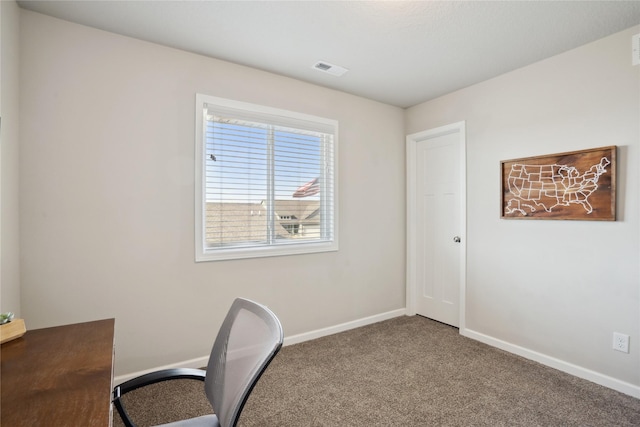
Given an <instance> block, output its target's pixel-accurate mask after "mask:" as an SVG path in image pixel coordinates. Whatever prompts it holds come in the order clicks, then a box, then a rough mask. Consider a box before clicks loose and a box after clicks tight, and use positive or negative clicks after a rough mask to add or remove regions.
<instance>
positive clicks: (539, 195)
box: [500, 145, 616, 221]
mask: <svg viewBox="0 0 640 427" xmlns="http://www.w3.org/2000/svg"><path fill="white" fill-rule="evenodd" d="M500 168H501V178H502V182H501V187H502V188H501V189H502V197H501V205H502V206H501V217H502V218H504V219H574V220H597V221H615V219H616V146H615V145H614V146H610V147H601V148H592V149H588V150H581V151H572V152H569V153H559V154H550V155H545V156H536V157H526V158H521V159H514V160H504V161H501V162H500Z"/></svg>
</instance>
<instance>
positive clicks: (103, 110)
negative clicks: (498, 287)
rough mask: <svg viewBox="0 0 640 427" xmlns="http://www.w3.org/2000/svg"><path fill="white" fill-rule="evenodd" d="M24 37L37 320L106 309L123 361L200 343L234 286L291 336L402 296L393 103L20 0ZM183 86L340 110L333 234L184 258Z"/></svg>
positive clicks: (186, 151)
mask: <svg viewBox="0 0 640 427" xmlns="http://www.w3.org/2000/svg"><path fill="white" fill-rule="evenodd" d="M20 40H21V51H22V57H21V59H22V65H21V71H22V74H21V75H22V83H21V90H20V96H21V111H20V112H21V117H22V118H23V120H22V122H21V123H22V126H21V159H20V179H21V186H22V189H21V209H22V210H21V214H22V217H21V220H22V224H21V243H22V248H23V260H22V293H23V312H24V316H25V318H27V319H28V323H29V325H30V326H31V327H32V328H35V327H43V326H49V325H54V324H63V323H68V322H79V321H86V320H90V319H99V318H105V317H115V318H116V374H117V375H120V374H126V373H130V372H133V371H137V370H142V369H149V368H153V367H156V366H159V365H164V364H170V363H175V362H181V361H184V360H188V359H191V358H197V357H201V356H206V355H208V353H209V351H210V347H211V343H212V342H213V338H214V335H215V333H216V332H217V328H218V327H219V326H220V323H221V321H222V317H223V315H224V314H225V313H226V310H227V309H228V307H229V305H230V303H231V301H232V299H233V298H234V297H237V296H244V297H248V298H253V299H256V300H258V301H260V302H263V303H265V304H267V305H268V306H270V307H271V308H272V309H273V310H274V311H275V312H276V313H277V314H278V316H279V317H280V319H281V320H282V322H283V326H284V328H285V334H286V335H287V336H291V335H295V334H300V333H304V332H308V331H313V330H316V329H319V328H324V327H329V326H333V325H337V324H340V323H343V322H349V321H353V320H355V319H361V318H364V317H367V316H372V315H378V314H380V313H385V312H388V311H392V310H397V309H402V308H403V307H404V259H405V258H404V230H405V220H404V218H405V210H404V147H403V135H404V131H403V110H401V109H399V108H396V107H391V106H388V105H384V104H381V103H377V102H373V101H369V100H366V99H363V98H358V97H355V96H351V95H347V94H344V93H341V92H337V91H333V90H328V89H325V88H321V87H318V86H314V85H310V84H307V83H303V82H300V81H296V80H292V79H289V78H285V77H281V76H277V75H273V74H269V73H265V72H262V71H258V70H255V69H251V68H246V67H242V66H238V65H234V64H230V63H227V62H223V61H218V60H214V59H210V58H206V57H202V56H198V55H194V54H191V53H186V52H182V51H179V50H175V49H169V48H166V47H161V46H158V45H154V44H150V43H146V42H142V41H138V40H134V39H130V38H126V37H121V36H117V35H114V34H110V33H107V32H103V31H99V30H95V29H91V28H87V27H83V26H79V25H75V24H71V23H68V22H64V21H60V20H57V19H53V18H50V17H46V16H44V15H40V14H36V13H32V12H28V11H22V22H21V39H20ZM196 92H200V93H205V94H209V95H214V96H220V97H226V98H232V99H236V100H239V101H246V102H252V103H257V104H262V105H267V106H272V107H276V108H283V109H288V110H293V111H298V112H301V113H307V114H313V115H317V116H322V117H327V118H330V119H336V120H338V121H339V123H340V134H339V179H340V184H339V192H340V199H341V203H340V212H339V226H340V250H339V251H338V252H331V253H322V254H310V255H298V256H285V257H275V258H268V259H252V260H237V261H227V262H205V263H198V264H196V263H195V262H194V168H193V163H194V127H195V115H194V114H195V111H194V108H195V107H194V105H195V94H196ZM371 230H375V231H376V232H375V233H372V232H371Z"/></svg>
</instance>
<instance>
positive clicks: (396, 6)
mask: <svg viewBox="0 0 640 427" xmlns="http://www.w3.org/2000/svg"><path fill="white" fill-rule="evenodd" d="M18 4H19V5H20V6H21V7H22V8H25V9H31V10H34V11H37V12H40V13H44V14H47V15H51V16H55V17H57V18H61V19H65V20H68V21H72V22H77V23H80V24H84V25H88V26H91V27H95V28H99V29H103V30H107V31H111V32H114V33H118V34H123V35H126V36H130V37H135V38H138V39H142V40H147V41H151V42H154V43H159V44H162V45H166V46H171V47H175V48H179V49H183V50H187V51H191V52H195V53H199V54H202V55H207V56H211V57H214V58H219V59H223V60H226V61H230V62H235V63H238V64H243V65H248V66H250V67H254V68H258V69H262V70H266V71H270V72H273V73H277V74H281V75H285V76H289V77H293V78H296V79H300V80H304V81H307V82H311V83H315V84H318V85H321V86H325V87H329V88H333V89H338V90H341V91H344V92H349V93H352V94H356V95H360V96H363V97H366V98H370V99H374V100H378V101H381V102H384V103H387V104H392V105H396V106H399V107H409V106H412V105H416V104H418V103H421V102H424V101H427V100H430V99H433V98H436V97H438V96H440V95H443V94H446V93H449V92H452V91H455V90H457V89H461V88H463V87H466V86H469V85H472V84H474V83H478V82H480V81H483V80H487V79H489V78H492V77H495V76H497V75H500V74H503V73H505V72H508V71H511V70H514V69H517V68H520V67H523V66H525V65H528V64H531V63H533V62H536V61H539V60H541V59H544V58H547V57H550V56H553V55H556V54H558V53H561V52H564V51H567V50H569V49H572V48H575V47H578V46H580V45H583V44H585V43H589V42H591V41H594V40H597V39H599V38H602V37H605V36H607V35H610V34H613V33H616V32H618V31H621V30H624V29H626V28H629V27H632V26H634V25H638V24H640V1H498V2H484V1H482V2H481V1H185V0H182V1H140V0H136V1H121V0H120V1H114V0H108V1H86V0H83V1H81V0H78V1H58V0H46V1H34V0H22V1H18ZM629 58H630V59H629V61H631V40H630V41H629ZM318 60H322V61H326V62H329V63H332V64H335V65H340V66H342V67H345V68H347V69H348V70H349V72H348V73H346V74H345V75H344V76H342V77H335V76H332V75H329V74H326V73H322V72H320V71H317V70H315V69H313V68H312V66H313V64H315V63H316V62H317V61H318Z"/></svg>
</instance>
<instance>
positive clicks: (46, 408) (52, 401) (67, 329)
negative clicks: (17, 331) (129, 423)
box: [0, 319, 115, 427]
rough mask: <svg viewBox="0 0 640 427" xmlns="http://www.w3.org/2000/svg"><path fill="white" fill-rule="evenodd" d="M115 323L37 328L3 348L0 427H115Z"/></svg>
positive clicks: (108, 320)
mask: <svg viewBox="0 0 640 427" xmlns="http://www.w3.org/2000/svg"><path fill="white" fill-rule="evenodd" d="M114 325H115V321H114V319H107V320H98V321H95V322H86V323H78V324H75V325H66V326H58V327H54V328H44V329H35V330H32V331H27V333H26V334H24V336H23V337H22V338H18V339H15V340H13V341H9V342H6V343H4V344H2V347H1V349H0V359H1V368H0V369H1V371H0V374H1V377H0V381H1V382H2V392H1V393H2V397H1V399H2V400H1V401H0V404H1V414H0V424H1V425H3V426H7V427H9V426H11V427H18V426H29V427H32V426H56V427H58V426H87V427H89V426H91V427H93V426H97V427H102V426H110V425H111V420H112V417H111V390H112V388H113V387H112V386H113V384H112V383H113V337H114ZM28 326H29V325H27V327H28Z"/></svg>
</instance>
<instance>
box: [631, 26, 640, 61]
mask: <svg viewBox="0 0 640 427" xmlns="http://www.w3.org/2000/svg"><path fill="white" fill-rule="evenodd" d="M631 53H632V57H631V64H632V65H640V34H636V35H634V36H631Z"/></svg>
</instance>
